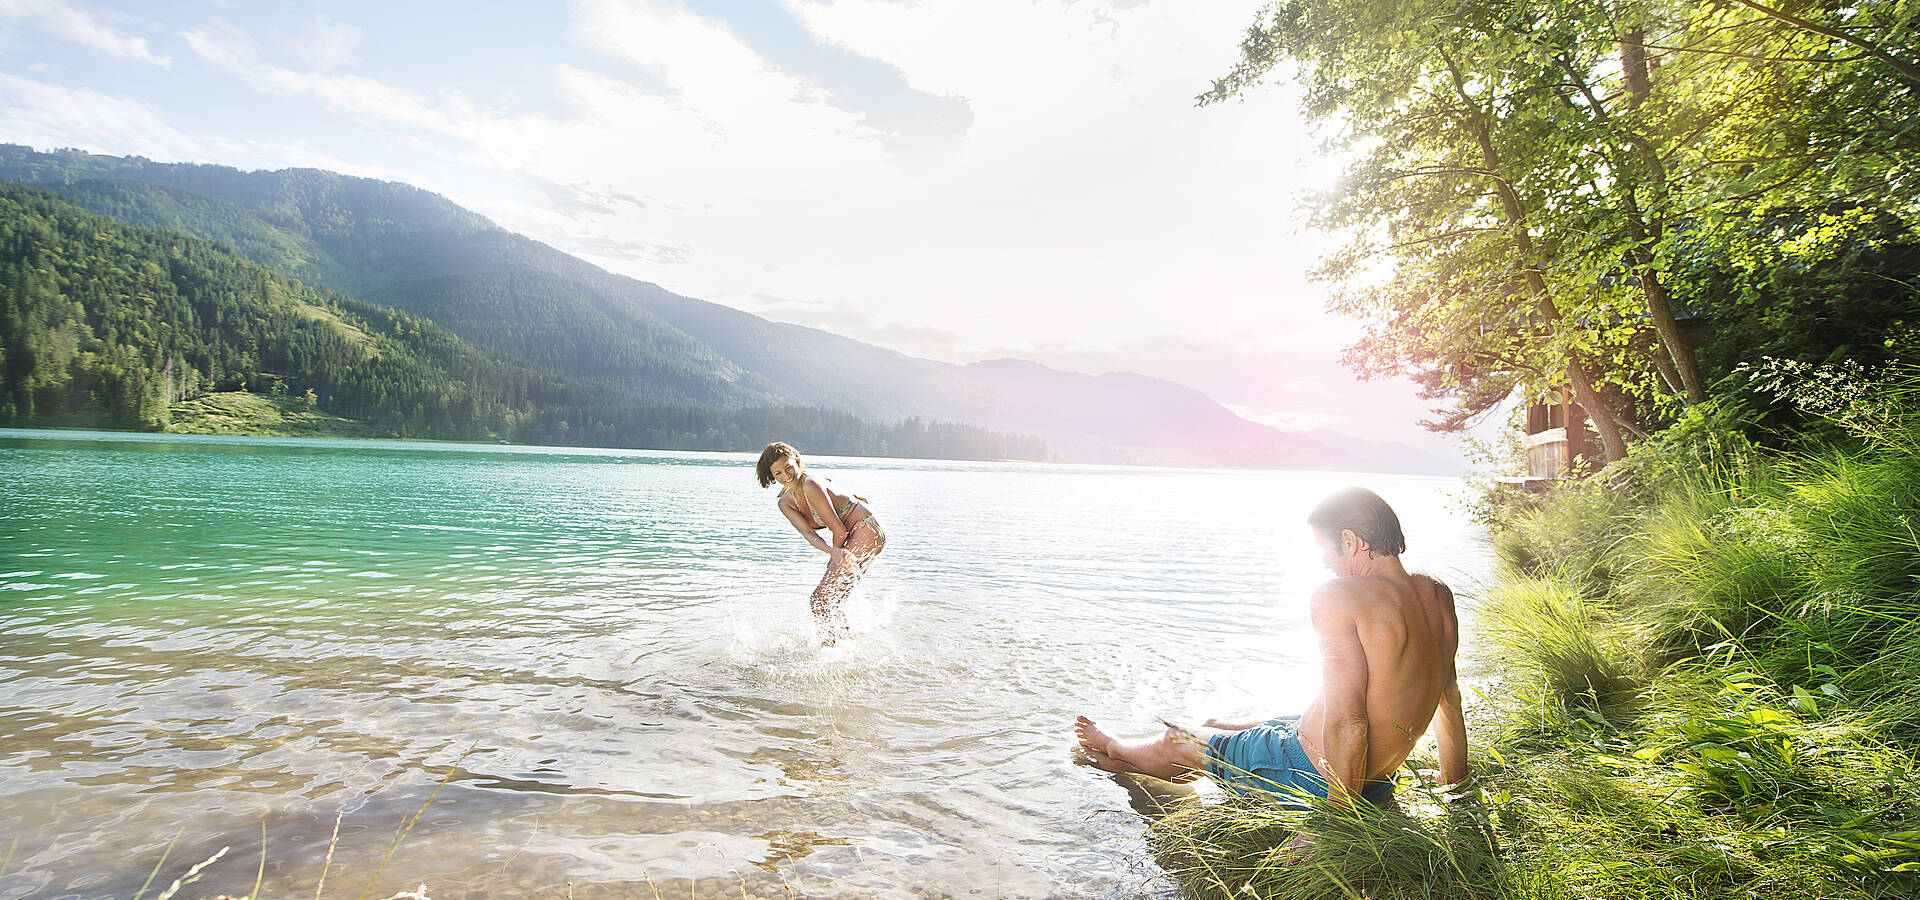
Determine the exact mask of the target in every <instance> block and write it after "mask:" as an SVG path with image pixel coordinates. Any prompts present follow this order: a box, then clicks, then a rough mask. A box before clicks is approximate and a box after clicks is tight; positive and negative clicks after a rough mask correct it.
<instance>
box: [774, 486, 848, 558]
mask: <svg viewBox="0 0 1920 900" xmlns="http://www.w3.org/2000/svg"><path fill="white" fill-rule="evenodd" d="M774 505H775V506H778V507H780V514H781V515H783V516H786V517H787V521H788V522H792V523H793V530H795V531H798V532H800V536H801V537H803V538H806V539H807V543H809V544H812V545H813V549H815V550H818V551H820V552H822V553H832V552H833V548H832V547H829V546H827V542H826V540H825V539H824V538H822V537H820V532H818V531H815V530H814V529H813V523H812V522H809V521H807V514H806V513H803V512H801V511H800V510H799V509H797V508H795V507H794V505H793V503H792V502H790V501H789V500H787V498H786V497H785V496H784V495H783V496H782V497H781V498H780V499H779V500H776V501H774Z"/></svg>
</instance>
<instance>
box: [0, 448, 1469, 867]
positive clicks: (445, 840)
mask: <svg viewBox="0 0 1920 900" xmlns="http://www.w3.org/2000/svg"><path fill="white" fill-rule="evenodd" d="M802 449H803V450H804V448H802ZM808 464H809V467H810V471H811V472H813V474H815V475H824V476H828V477H830V478H832V480H833V482H834V484H835V485H836V487H837V488H840V489H845V490H851V491H855V492H858V493H859V494H861V495H863V496H865V497H867V498H868V499H869V500H870V502H871V505H872V506H873V508H874V509H875V510H876V512H877V514H878V515H880V516H881V517H882V521H883V522H884V523H885V525H886V529H887V534H888V545H887V549H886V552H885V553H884V554H883V555H882V556H881V557H880V558H879V560H878V561H877V562H876V563H875V564H874V566H873V569H872V571H871V572H870V573H869V575H868V577H867V579H866V581H865V582H864V583H863V584H862V585H861V587H860V589H859V590H858V592H856V594H855V595H854V598H853V600H852V601H851V603H850V605H849V609H850V615H851V620H852V624H853V629H854V634H853V636H852V638H851V639H850V640H848V641H846V642H844V643H842V644H840V645H837V646H834V647H830V648H821V647H819V646H818V645H817V642H816V639H815V635H814V629H813V623H812V620H811V617H810V615H809V614H808V611H807V603H806V598H807V594H808V592H809V591H810V590H811V589H812V587H813V585H814V583H815V582H816V581H817V580H818V579H819V576H820V573H821V571H822V570H823V569H824V568H825V565H826V556H825V555H824V554H821V553H819V552H818V551H816V550H813V549H812V548H811V547H809V546H807V545H806V544H805V543H804V542H803V541H802V539H801V538H800V536H799V535H797V534H795V533H794V531H793V529H792V528H791V526H789V525H788V524H787V522H786V521H785V519H783V518H782V517H781V516H780V515H779V514H778V513H777V512H776V511H775V509H774V492H773V491H772V490H761V489H760V488H759V486H758V485H757V484H756V482H755V480H754V475H753V458H752V457H751V456H748V455H743V454H716V453H665V452H649V451H622V450H597V449H574V448H546V447H521V446H511V447H509V446H488V445H466V444H423V443H408V442H378V441H332V440H306V439H291V438H221V437H191V436H172V435H133V434H111V433H87V432H51V431H22V430H0V854H4V853H6V852H8V851H7V849H6V848H7V847H8V846H12V848H13V849H12V852H11V857H10V860H11V861H10V862H9V863H7V864H6V866H5V874H4V875H0V897H5V898H13V897H25V896H34V897H120V898H124V897H131V896H133V895H134V894H135V893H137V892H138V891H139V890H140V887H141V885H142V884H143V883H144V882H145V881H146V880H147V878H148V876H149V873H151V872H153V871H154V870H155V867H156V865H157V864H159V863H160V862H161V860H162V857H163V856H165V860H166V861H165V864H164V865H160V866H159V874H158V877H156V878H155V882H154V885H153V887H152V888H150V889H149V891H148V894H147V896H149V897H152V896H155V895H156V894H158V893H159V892H160V891H161V890H162V889H163V888H164V887H165V885H167V884H168V883H169V882H171V881H172V880H173V879H174V878H178V877H180V876H181V875H182V874H184V873H185V872H186V870H187V869H188V868H189V867H190V866H192V865H193V864H194V863H197V862H199V861H201V860H204V859H206V858H208V857H210V856H212V855H213V854H214V853H215V852H216V851H218V850H220V849H221V848H223V847H225V848H229V849H228V852H227V854H226V855H225V856H224V857H223V858H222V859H220V860H219V861H218V862H216V863H214V864H213V865H211V866H208V867H207V868H206V869H205V870H204V872H203V873H202V880H200V881H199V882H198V883H196V884H194V885H192V886H191V887H189V888H187V889H186V890H185V891H183V892H182V894H181V895H180V896H182V897H211V896H214V895H216V894H220V893H227V894H231V895H234V896H240V895H243V894H245V893H247V892H248V891H250V890H251V889H252V888H253V884H254V880H255V877H256V873H257V872H258V871H259V867H260V865H261V860H262V859H263V858H264V859H265V866H266V869H265V875H264V879H265V881H264V884H263V886H262V894H263V895H264V896H272V897H298V896H312V895H313V894H314V893H315V891H316V887H317V886H318V885H319V883H320V880H321V874H322V869H323V865H324V864H325V861H326V859H327V856H328V852H329V849H328V848H329V844H330V843H332V844H333V845H334V847H333V850H332V862H331V866H330V867H328V868H327V870H326V872H327V874H326V876H325V877H326V880H325V894H326V895H327V896H341V897H353V896H360V895H361V894H362V892H363V890H369V889H370V890H371V893H368V894H367V896H374V897H386V896H389V895H391V894H394V893H396V892H398V891H401V890H407V889H411V888H413V887H414V886H416V885H419V884H422V883H424V884H426V886H427V889H428V892H429V893H430V894H431V895H432V896H433V897H435V898H442V900H444V898H450V897H482V896H494V897H553V898H563V897H568V896H569V892H571V896H573V897H578V898H582V900H585V898H595V897H647V898H653V897H656V896H680V897H685V896H689V895H690V894H692V895H697V896H702V897H705V896H713V897H721V896H725V897H739V896H742V895H745V896H750V897H786V896H795V895H797V896H873V897H926V896H955V897H962V896H964V897H975V896H977V897H1054V896H1089V897H1134V896H1169V895H1171V894H1172V890H1173V889H1172V885H1171V883H1170V881H1169V880H1168V879H1167V878H1166V876H1165V875H1164V874H1163V873H1161V871H1160V870H1159V869H1158V868H1157V867H1156V866H1155V864H1154V863H1153V861H1152V859H1151V857H1150V855H1149V854H1148V852H1147V849H1146V847H1145V844H1144V842H1143V839H1142V831H1143V827H1144V824H1145V819H1144V818H1143V817H1142V814H1141V813H1140V812H1136V811H1135V808H1134V803H1135V802H1136V797H1135V794H1134V793H1132V792H1130V791H1129V790H1128V789H1127V787H1126V786H1125V785H1124V784H1123V782H1121V781H1120V780H1117V779H1115V778H1113V777H1111V776H1108V775H1106V774H1104V773H1101V772H1098V771H1096V770H1093V769H1091V768H1088V767H1086V766H1081V765H1076V764H1075V763H1074V761H1073V756H1072V753H1071V747H1072V736H1071V723H1072V719H1073V716H1074V715H1076V714H1080V713H1085V714H1087V715H1090V716H1092V717H1093V718H1095V719H1097V720H1099V721H1101V722H1102V723H1103V724H1106V725H1109V726H1111V727H1112V728H1114V729H1115V730H1116V731H1118V732H1120V733H1126V734H1132V733H1144V732H1146V731H1148V730H1152V729H1153V728H1155V727H1157V722H1158V720H1160V719H1163V718H1165V719H1172V720H1175V721H1181V720H1188V721H1198V720H1200V719H1204V718H1206V717H1207V716H1210V715H1222V716H1230V717H1242V718H1244V717H1250V716H1254V715H1261V714H1279V713H1282V712H1288V711H1298V708H1299V707H1300V706H1302V705H1304V704H1305V702H1306V700H1307V699H1308V698H1309V697H1310V696H1311V694H1312V692H1313V691H1314V689H1315V687H1316V683H1317V680H1318V675H1317V669H1316V660H1315V656H1314V647H1313V643H1312V641H1311V636H1310V633H1309V632H1308V631H1307V625H1306V616H1305V610H1304V606H1303V602H1304V598H1305V596H1306V592H1307V591H1308V590H1309V589H1310V587H1311V586H1312V585H1313V584H1315V583H1317V582H1318V581H1319V580H1321V579H1322V578H1323V577H1324V572H1323V571H1322V570H1320V569H1319V568H1318V554H1317V551H1316V550H1315V549H1314V548H1313V546H1312V544H1311V542H1310V540H1309V538H1308V536H1307V534H1306V531H1305V527H1304V525H1303V524H1302V523H1303V519H1304V517H1305V515H1306V512H1307V510H1308V509H1309V508H1310V507H1311V506H1312V505H1313V504H1315V503H1316V502H1318V500H1319V499H1320V498H1322V497H1323V496H1325V495H1326V494H1327V493H1329V492H1330V491H1332V490H1333V489H1335V488H1337V487H1341V486H1344V485H1347V484H1364V485H1366V486H1368V487H1371V488H1373V489H1374V490H1376V491H1379V492H1380V493H1381V494H1382V495H1383V496H1385V497H1386V498H1387V500H1388V501H1389V502H1391V503H1393V504H1394V506H1395V507H1396V508H1397V509H1398V510H1399V513H1400V515H1401V518H1402V520H1403V522H1404V523H1405V528H1406V531H1407V534H1408V537H1409V545H1410V546H1409V549H1408V553H1407V556H1406V559H1407V562H1408V565H1409V566H1410V567H1412V568H1416V569H1425V570H1427V571H1430V572H1433V573H1435V574H1438V575H1440V576H1442V577H1444V578H1447V579H1448V580H1450V581H1452V582H1454V584H1455V586H1456V588H1457V589H1458V590H1459V592H1460V593H1461V594H1462V596H1463V600H1464V599H1465V598H1466V597H1468V596H1469V595H1471V594H1472V593H1473V591H1474V586H1475V584H1476V583H1478V582H1479V581H1482V580H1484V577H1485V572H1486V570H1487V566H1488V551H1487V548H1486V545H1485V537H1484V535H1483V534H1481V533H1479V532H1478V531H1477V530H1476V528H1475V527H1474V526H1473V525H1472V524H1471V522H1470V520H1469V519H1468V518H1467V517H1466V516H1465V515H1464V513H1463V512H1462V511H1461V509H1460V505H1459V502H1458V501H1457V499H1456V497H1457V495H1459V494H1460V493H1461V482H1460V481H1459V480H1458V479H1449V478H1431V477H1414V476H1390V475H1367V474H1352V475H1348V474H1337V473H1325V472H1272V471H1237V470H1187V469H1150V468H1122V467H1095V466H1068V465H1040V464H1014V463H967V462H947V461H927V460H896V459H847V458H833V457H809V458H808ZM1211 790H1212V789H1211V788H1208V787H1204V786H1203V787H1201V788H1199V792H1200V793H1202V794H1205V793H1207V792H1209V791H1211ZM429 798H431V802H429ZM423 810H424V811H423ZM416 815H418V818H417V821H415V816H416ZM336 821H337V822H338V835H337V838H336V837H334V833H335V827H336ZM410 822H411V823H412V824H411V828H410V830H408V831H407V832H406V834H405V838H404V840H403V841H401V843H400V844H399V847H398V849H397V850H394V851H393V852H392V856H391V859H390V861H388V862H387V863H386V865H385V868H384V869H383V870H380V871H379V876H378V879H377V882H376V883H371V884H370V879H371V878H372V876H373V875H374V873H375V871H376V870H377V869H380V866H381V863H382V860H383V858H386V857H387V854H388V849H389V847H390V845H391V844H392V842H393V840H394V838H395V835H396V833H397V832H398V831H400V830H401V829H403V828H407V827H408V825H409V823H410ZM656 890H657V891H658V894H656V893H655V891H656Z"/></svg>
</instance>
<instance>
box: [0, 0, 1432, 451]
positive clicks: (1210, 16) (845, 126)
mask: <svg viewBox="0 0 1920 900" xmlns="http://www.w3.org/2000/svg"><path fill="white" fill-rule="evenodd" d="M1262 6H1263V4H1262V3H1260V2H1257V0H831V2H827V0H576V2H560V0H553V2H544V3H536V2H506V0H468V2H450V3H441V4H434V3H392V2H387V3H370V2H368V3H363V2H337V3H336V2H325V0H322V2H317V3H290V2H256V0H247V2H242V0H170V2H166V3H153V2H145V3H136V2H124V3H111V2H77V0H73V2H69V0H0V142H7V143H19V144H27V145H30V146H33V147H35V148H38V149H42V150H46V149H52V148H55V147H75V148H79V149H83V150H88V151H91V152H96V153H105V154H111V155H130V154H137V155H140V156H145V157H148V158H150V159H154V160H160V161H166V162H176V161H179V162H209V163H219V164H224V165H230V166H235V167H238V168H241V169H279V168H286V167H290V166H308V167H316V168H323V169H330V170H334V171H338V172H343V173H347V174H351V175H361V176H367V177H373V178H382V179H390V180H395V181H402V182H406V183H408V184H412V185H416V186H418V187H421V188H425V189H427V190H430V191H434V192H436V193H439V194H442V195H444V196H446V197H447V198H449V199H450V200H452V201H453V202H455V203H458V204H460V205H461V206H464V207H467V208H469V209H472V210H474V211H476V212H479V213H481V214H482V215H485V216H487V217H489V218H490V219H492V220H493V221H494V222H496V223H498V224H499V225H501V226H502V227H504V228H507V229H509V230H512V231H515V232H519V233H521V234H525V235H527V236H529V237H532V238H534V239H536V240H540V241H543V242H545V243H547V244H550V245H552V246H554V247H557V248H559V249H560V250H563V251H565V252H568V253H571V254H574V255H576V256H579V257H582V258H584V259H587V260H589V261H592V262H594V263H596V264H598V265H600V266H602V267H604V268H606V269H609V270H611V271H615V272H619V273H622V274H625V275H630V276H633V277H635V278H639V279H642V280H646V281H651V282H654V283H656V284H659V285H661V286H663V287H666V288H668V289H669V290H672V291H675V292H677V293H681V294H685V295H687V296H692V297H699V298H701V299H705V300H711V301H713V302H716V303H722V304H726V305H728V306H732V307H735V308H738V309H743V310H746V311H748V312H752V313H755V314H758V315H761V316H764V317H767V318H769V319H773V320H776V321H783V322H793V323H797V324H801V325H808V326H813V327H816V328H822V329H825V330H828V331H832V332H836V333H839V334H843V335H846V336H848V337H852V338H856V339H859V340H863V341H868V342H871V343H874V344H879V345H881V346H885V347H890V348H893V349H896V350H899V351H901V352H904V353H908V354H911V355H914V356H921V357H927V358H931V359H939V360H945V361H949V362H956V363H967V362H973V361H977V360H983V359H997V358H1002V357H1019V358H1023V359H1031V360H1034V361H1037V362H1040V363H1043V364H1046V365H1049V366H1052V367H1054V368H1058V369H1065V370H1069V371H1075V372H1087V373H1099V372H1107V371H1131V372H1139V373H1142V374H1146V375H1152V376H1157V377H1161V378H1167V379H1170V380H1173V381H1177V382H1180V383H1182V384H1186V385H1189V386H1191V387H1194V388H1198V389H1200V390H1201V391H1204V392H1205V393H1207V394H1208V395H1209V396H1212V397H1213V398H1214V399H1216V400H1218V401H1220V402H1222V403H1224V404H1226V405H1228V406H1229V407H1230V408H1233V409H1235V410H1236V411H1237V412H1240V413H1241V414H1242V415H1245V416H1247V417H1248V418H1251V419H1254V420H1256V421H1262V422H1265V423H1267V424H1272V425H1276V426H1280V427H1286V428H1319V427H1323V428H1331V429H1334V430H1337V431H1342V432H1345V433H1348V434H1352V435H1354V436H1357V437H1364V438H1369V439H1374V440H1391V441H1399V442H1403V443H1409V444H1413V445H1415V446H1419V447H1422V448H1425V449H1429V450H1435V451H1439V452H1442V453H1446V454H1449V455H1452V454H1457V452H1458V450H1457V447H1456V445H1455V444H1454V443H1453V442H1452V441H1451V440H1448V439H1443V438H1440V437H1438V436H1435V435H1431V434H1429V433H1427V432H1425V431H1424V430H1423V429H1420V428H1419V427H1418V426H1417V425H1416V424H1415V423H1416V421H1417V420H1418V419H1420V418H1421V417H1423V416H1424V415H1425V414H1426V409H1425V407H1424V406H1423V405H1422V403H1421V402H1420V401H1419V400H1418V398H1417V397H1416V396H1415V393H1414V389H1413V387H1412V386H1411V385H1409V384H1407V383H1405V382H1394V381H1386V382H1372V383H1363V382H1360V381H1358V380H1357V379H1356V378H1355V377H1354V376H1353V375H1352V374H1351V373H1349V372H1348V371H1346V370H1345V369H1344V368H1342V367H1341V366H1340V365H1339V363H1338V359H1339V355H1340V350H1341V348H1342V347H1343V346H1345V345H1346V344H1348V343H1350V342H1352V341H1353V340H1354V339H1355V338H1356V337H1357V336H1358V333H1359V326H1358V325H1357V323H1355V322H1353V321H1350V320H1347V319H1344V318H1340V317H1337V316H1334V315H1332V314H1330V313H1328V312H1326V311H1325V297H1326V293H1327V286H1325V285H1322V284H1317V283H1314V282H1313V281H1311V280H1310V279H1309V277H1308V273H1309V271H1310V270H1311V269H1312V267H1313V266H1314V264H1315V261H1316V259H1317V258H1318V257H1319V256H1320V254H1321V253H1323V252H1324V251H1326V250H1327V249H1329V248H1330V247H1331V246H1332V243H1333V242H1332V239H1331V238H1329V237H1327V236H1324V235H1320V234H1317V233H1315V232H1313V231H1311V230H1308V229H1306V228H1305V227H1304V226H1303V224H1302V219H1303V212H1302V207H1301V198H1302V197H1303V196H1304V195H1305V194H1306V193H1307V192H1310V191H1314V190H1319V189H1322V188H1324V187H1326V186H1327V185H1328V184H1330V183H1331V182H1332V181H1333V180H1334V179H1335V177H1336V176H1337V174H1338V168H1339V165H1338V161H1337V160H1333V159H1329V158H1327V157H1325V156H1323V155H1322V154H1320V153H1319V152H1318V142H1317V141H1316V139H1315V136H1314V135H1313V134H1312V133H1311V131H1310V129H1309V128H1308V127H1307V126H1306V125H1305V124H1303V122H1302V121H1301V118H1300V116H1299V114H1298V112H1297V95H1296V94H1295V92H1294V91H1293V89H1292V88H1291V86H1289V85H1287V84H1285V83H1275V84H1273V85H1270V86H1267V87H1264V88H1261V89H1259V90H1256V91H1253V92H1251V93H1249V94H1248V95H1247V96H1246V97H1245V98H1244V99H1243V100H1241V101H1239V102H1228V103H1225V104H1217V105H1214V106H1209V107H1206V108H1200V107H1198V106H1197V105H1196V103H1195V100H1194V98H1195V96H1196V95H1198V94H1199V93H1201V92H1202V91H1204V90H1206V89H1207V88H1208V87H1209V86H1210V85H1211V84H1212V82H1213V80H1214V79H1215V78H1217V77H1219V76H1221V75H1223V74H1225V73H1226V72H1227V70H1228V69H1229V68H1230V67H1231V66H1232V64H1233V63H1234V61H1235V60H1236V59H1237V56H1238V42H1239V39H1240V36H1241V35H1242V34H1244V32H1245V31H1246V29H1247V27H1248V26H1249V25H1250V24H1251V23H1252V22H1253V20H1254V18H1255V15H1256V13H1257V12H1258V11H1259V10H1260V9H1261V8H1262Z"/></svg>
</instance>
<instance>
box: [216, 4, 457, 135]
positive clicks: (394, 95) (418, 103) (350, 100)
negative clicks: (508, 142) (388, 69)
mask: <svg viewBox="0 0 1920 900" xmlns="http://www.w3.org/2000/svg"><path fill="white" fill-rule="evenodd" d="M181 37H183V38H185V39H186V41H187V46H188V47H190V48H192V49H193V52H194V53H196V54H198V55H199V56H200V58H201V59H203V60H205V61H206V62H208V63H209V64H212V65H214V66H217V67H219V68H222V69H226V70H227V71H229V72H231V73H233V74H235V75H238V76H240V77H242V78H245V79H246V80H247V81H248V82H250V83H251V84H253V85H254V86H255V87H257V88H259V89H261V90H265V91H269V92H271V93H276V94H283V95H291V96H298V95H307V96H311V97H314V98H316V99H318V100H320V101H321V102H322V103H325V104H326V105H327V106H328V107H329V108H331V109H333V110H335V111H337V112H345V113H351V114H355V115H360V116H367V117H372V118H375V119H381V120H385V121H388V122H392V123H396V124H401V125H412V126H417V127H421V128H426V129H429V130H432V131H437V132H441V133H444V134H448V135H454V136H461V137H471V136H472V134H474V133H475V129H474V128H473V127H472V125H471V124H470V122H469V121H467V118H466V117H467V116H468V115H470V113H471V110H470V109H468V108H466V106H465V104H464V103H463V102H462V101H461V100H460V99H459V97H458V95H457V94H449V95H448V96H447V97H446V98H443V100H442V101H441V105H439V106H436V105H435V104H434V103H433V102H432V101H430V100H429V99H428V98H425V97H423V96H421V95H419V94H417V93H415V92H413V91H408V90H405V89H402V88H398V87H394V86H392V85H389V84H386V83H384V82H381V81H378V80H375V79H372V78H365V77H362V76H358V75H332V74H327V73H321V72H302V71H298V70H295V69H287V68H282V67H279V66H275V65H273V64H271V63H268V62H266V61H264V60H263V59H262V56H261V53H260V45H259V43H258V42H257V41H255V40H254V39H253V36H252V35H250V34H248V33H247V32H246V31H245V30H243V29H241V28H238V27H236V26H234V25H232V24H231V23H229V22H227V21H225V20H222V19H215V20H213V21H212V22H211V23H209V24H207V25H205V26H202V27H200V28H197V29H194V30H192V31H186V32H182V33H181ZM442 107H450V108H451V109H448V108H442Z"/></svg>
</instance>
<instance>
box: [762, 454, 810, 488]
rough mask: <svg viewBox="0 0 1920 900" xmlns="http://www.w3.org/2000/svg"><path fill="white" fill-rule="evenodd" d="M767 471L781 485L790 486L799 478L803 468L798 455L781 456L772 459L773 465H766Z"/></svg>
mask: <svg viewBox="0 0 1920 900" xmlns="http://www.w3.org/2000/svg"><path fill="white" fill-rule="evenodd" d="M767 471H769V472H771V473H773V480H774V481H776V482H778V483H779V485H780V486H781V487H783V488H790V487H793V483H794V482H796V481H799V480H800V473H801V472H803V471H805V469H804V468H803V467H802V466H801V464H800V457H798V456H782V457H780V458H779V459H776V460H774V461H773V465H770V466H768V467H767Z"/></svg>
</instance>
